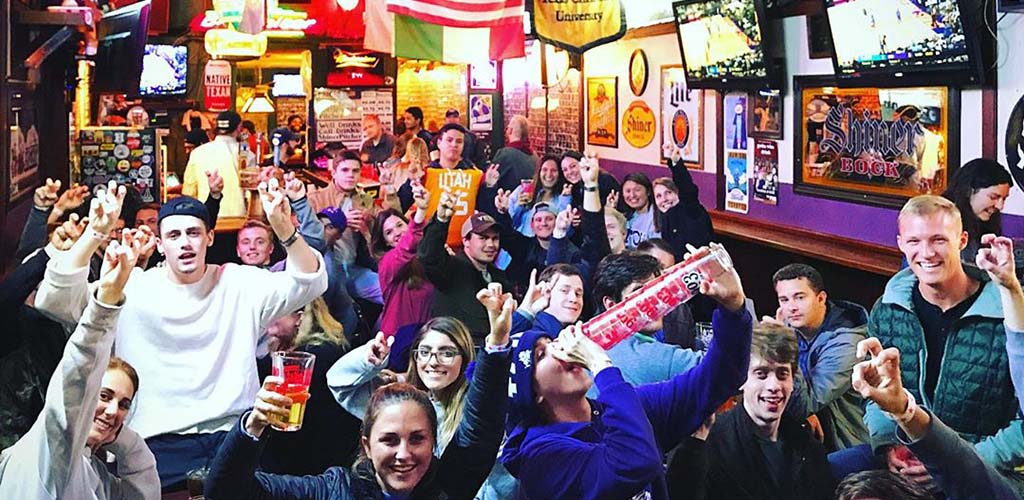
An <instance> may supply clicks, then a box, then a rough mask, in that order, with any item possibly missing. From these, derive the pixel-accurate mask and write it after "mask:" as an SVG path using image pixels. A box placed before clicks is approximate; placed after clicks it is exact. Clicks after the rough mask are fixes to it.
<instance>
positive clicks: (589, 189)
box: [583, 186, 597, 193]
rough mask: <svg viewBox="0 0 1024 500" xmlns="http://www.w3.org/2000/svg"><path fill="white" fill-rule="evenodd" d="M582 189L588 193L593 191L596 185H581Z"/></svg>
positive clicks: (595, 189)
mask: <svg viewBox="0 0 1024 500" xmlns="http://www.w3.org/2000/svg"><path fill="white" fill-rule="evenodd" d="M583 190H584V191H586V192H588V193H593V192H595V191H597V186H583Z"/></svg>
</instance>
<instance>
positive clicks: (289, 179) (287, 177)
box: [284, 172, 306, 201]
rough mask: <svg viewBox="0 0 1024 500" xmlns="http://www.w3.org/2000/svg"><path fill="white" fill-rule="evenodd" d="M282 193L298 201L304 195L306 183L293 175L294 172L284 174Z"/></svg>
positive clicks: (291, 199)
mask: <svg viewBox="0 0 1024 500" xmlns="http://www.w3.org/2000/svg"><path fill="white" fill-rule="evenodd" d="M284 194H285V195H287V196H288V199H289V200H290V201H299V200H301V199H303V198H305V197H306V183H305V182H302V179H299V178H296V177H295V172H288V173H287V174H284Z"/></svg>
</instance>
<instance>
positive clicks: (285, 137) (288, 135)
mask: <svg viewBox="0 0 1024 500" xmlns="http://www.w3.org/2000/svg"><path fill="white" fill-rule="evenodd" d="M297 140H299V136H297V135H295V132H292V130H291V129H290V128H286V127H282V128H279V129H274V131H273V132H271V133H270V144H272V145H274V146H280V145H282V144H284V143H286V142H288V141H297Z"/></svg>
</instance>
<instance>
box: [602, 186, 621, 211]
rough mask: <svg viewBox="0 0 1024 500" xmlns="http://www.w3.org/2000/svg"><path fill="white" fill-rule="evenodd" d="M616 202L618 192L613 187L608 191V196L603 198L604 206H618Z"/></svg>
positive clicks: (617, 200) (617, 201)
mask: <svg viewBox="0 0 1024 500" xmlns="http://www.w3.org/2000/svg"><path fill="white" fill-rule="evenodd" d="M618 204H619V192H618V191H616V190H614V189H613V190H612V191H611V192H610V193H608V198H606V199H605V201H604V206H605V207H608V208H615V207H616V206H618Z"/></svg>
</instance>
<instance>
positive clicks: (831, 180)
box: [795, 82, 959, 206]
mask: <svg viewBox="0 0 1024 500" xmlns="http://www.w3.org/2000/svg"><path fill="white" fill-rule="evenodd" d="M799 83H800V82H798V85H797V100H796V105H797V106H798V107H799V109H798V110H797V111H798V116H799V117H800V120H799V122H798V124H797V130H796V132H797V133H798V139H799V140H798V145H799V147H800V150H798V151H796V152H795V153H796V157H797V158H796V160H797V161H796V164H797V165H798V169H797V172H796V174H797V175H796V179H795V189H796V191H797V192H801V191H802V192H807V193H810V194H821V195H825V196H834V197H838V198H844V199H848V200H852V201H868V202H872V203H880V204H891V205H895V206H899V205H901V204H902V201H903V200H905V199H906V198H909V197H912V196H916V195H919V194H929V193H930V194H939V193H942V192H943V191H944V190H945V189H946V186H947V183H948V179H949V175H950V169H951V168H955V167H956V165H957V164H958V159H957V156H958V153H959V152H958V147H957V146H958V137H957V136H958V135H959V132H957V131H955V129H954V130H950V124H951V123H954V121H955V120H958V119H959V118H958V117H956V116H954V113H953V110H954V109H955V108H956V106H955V105H953V103H951V102H950V101H951V100H953V101H955V100H956V99H955V97H951V96H953V94H952V93H951V92H950V91H949V89H948V88H946V87H916V88H893V89H880V88H838V87H825V86H820V87H819V86H810V85H808V86H802V85H799ZM958 112H959V111H958V110H956V113H958Z"/></svg>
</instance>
